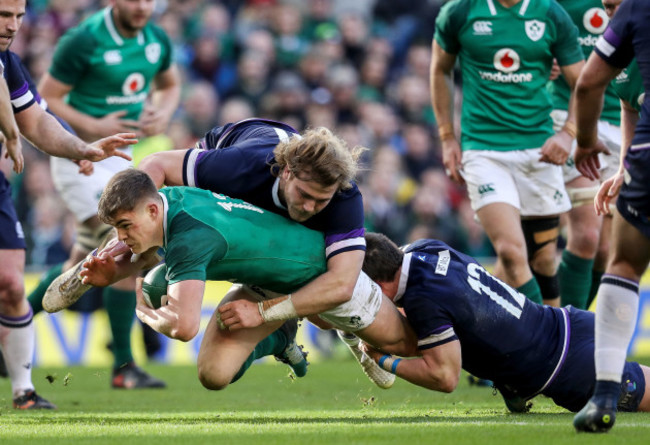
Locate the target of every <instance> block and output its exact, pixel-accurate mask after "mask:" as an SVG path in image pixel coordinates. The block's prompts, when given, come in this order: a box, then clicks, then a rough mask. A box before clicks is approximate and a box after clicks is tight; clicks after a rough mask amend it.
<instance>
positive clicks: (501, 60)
mask: <svg viewBox="0 0 650 445" xmlns="http://www.w3.org/2000/svg"><path fill="white" fill-rule="evenodd" d="M494 67H495V68H496V69H497V72H488V71H479V75H480V76H481V79H483V80H488V81H491V82H499V83H522V82H531V81H532V80H533V75H532V74H531V73H517V72H516V71H518V70H519V68H520V67H521V58H520V57H519V54H517V51H515V50H514V49H512V48H502V49H500V50H499V51H497V52H496V53H495V54H494Z"/></svg>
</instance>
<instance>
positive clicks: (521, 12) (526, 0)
mask: <svg viewBox="0 0 650 445" xmlns="http://www.w3.org/2000/svg"><path fill="white" fill-rule="evenodd" d="M529 3H530V0H523V1H522V2H521V7H520V8H519V15H521V16H523V15H525V14H526V10H527V9H528V4H529ZM487 4H488V8H490V14H492V15H497V8H496V6H495V5H494V0H487ZM515 6H516V5H515ZM513 7H514V6H513Z"/></svg>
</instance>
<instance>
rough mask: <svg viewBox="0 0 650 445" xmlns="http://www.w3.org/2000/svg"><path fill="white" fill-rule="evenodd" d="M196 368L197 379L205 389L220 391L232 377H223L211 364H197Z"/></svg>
mask: <svg viewBox="0 0 650 445" xmlns="http://www.w3.org/2000/svg"><path fill="white" fill-rule="evenodd" d="M197 370H198V373H199V381H200V382H201V385H203V387H204V388H205V389H209V390H212V391H220V390H222V389H226V387H227V386H228V385H229V384H230V381H231V380H232V377H231V376H229V377H227V378H226V377H225V376H222V375H220V373H219V372H218V369H217V368H215V366H214V365H212V364H201V363H199V364H198V365H197Z"/></svg>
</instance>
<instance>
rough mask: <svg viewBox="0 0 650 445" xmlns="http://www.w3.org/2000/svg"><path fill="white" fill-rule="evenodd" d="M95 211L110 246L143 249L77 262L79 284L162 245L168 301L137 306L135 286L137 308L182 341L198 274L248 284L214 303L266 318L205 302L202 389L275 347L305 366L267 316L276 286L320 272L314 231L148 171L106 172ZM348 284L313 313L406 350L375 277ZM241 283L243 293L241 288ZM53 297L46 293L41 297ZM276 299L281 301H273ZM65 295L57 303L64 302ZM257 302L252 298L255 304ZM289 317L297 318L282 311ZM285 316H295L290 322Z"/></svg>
mask: <svg viewBox="0 0 650 445" xmlns="http://www.w3.org/2000/svg"><path fill="white" fill-rule="evenodd" d="M99 216H100V218H101V219H102V220H103V221H104V222H106V223H108V224H110V225H112V226H114V227H115V228H116V229H117V233H118V239H119V240H120V241H123V242H124V243H125V244H126V246H128V249H122V250H119V249H118V248H117V246H112V247H109V250H110V249H115V250H112V254H113V255H115V254H118V253H122V252H125V251H126V252H128V250H129V249H130V251H131V252H132V253H134V254H144V255H143V256H141V258H140V259H139V260H138V261H136V262H135V263H132V262H131V261H130V256H131V255H130V254H127V255H124V256H117V257H116V258H117V263H116V262H115V261H114V259H113V256H112V254H111V253H109V251H103V252H102V253H100V254H99V255H98V256H96V257H93V258H92V259H91V260H89V261H88V262H86V263H85V264H84V266H85V267H86V268H87V269H86V270H84V271H82V273H81V275H82V276H83V277H84V278H83V280H84V282H85V283H88V284H93V285H97V286H104V285H107V284H109V283H110V282H114V281H115V280H116V279H120V278H121V277H123V276H125V274H128V273H133V272H134V270H135V269H139V268H141V267H142V266H143V263H145V262H148V263H149V264H150V258H147V257H148V256H150V255H151V254H153V253H155V251H156V250H157V249H158V247H162V248H163V249H164V250H165V261H166V263H167V278H168V281H169V287H168V302H169V303H168V305H166V306H163V307H161V308H159V309H156V310H154V309H152V308H149V307H148V306H146V304H145V303H144V301H143V298H142V293H141V289H140V286H138V305H137V308H136V313H137V315H138V317H139V318H140V319H141V320H142V321H143V322H144V323H147V324H149V325H150V326H151V327H152V328H154V329H155V330H157V331H158V332H161V333H163V334H165V335H167V336H169V337H172V338H177V339H181V340H184V341H188V340H190V339H191V338H193V337H194V336H195V335H196V334H197V332H198V330H199V322H200V316H201V302H202V299H203V292H204V289H205V281H206V280H222V281H223V280H227V281H231V282H236V283H241V284H248V285H255V286H259V288H263V290H261V289H259V288H257V287H256V288H253V287H251V286H243V288H239V289H233V290H231V291H230V292H229V293H228V294H227V295H226V297H225V298H224V300H223V301H222V303H221V305H220V307H221V308H223V306H225V305H226V304H227V303H228V302H229V301H234V300H236V299H246V300H247V301H251V302H255V305H256V307H259V311H260V315H261V316H262V317H263V318H265V319H269V320H270V321H268V322H266V323H264V324H262V325H260V326H257V327H254V328H246V329H229V330H225V329H220V328H219V323H220V321H219V318H218V315H219V312H222V313H221V314H220V315H221V318H222V319H223V320H224V321H225V320H230V323H231V324H232V321H233V320H232V319H233V317H235V318H236V316H233V314H228V313H225V312H223V311H219V309H217V311H215V314H214V315H213V316H212V318H211V319H210V322H209V323H208V326H207V328H206V331H205V334H204V336H203V342H202V344H201V348H200V351H199V357H198V371H199V379H200V380H201V383H202V384H203V385H204V386H205V387H206V388H208V389H223V388H225V387H226V386H227V385H228V384H229V383H231V382H233V381H234V380H236V379H237V378H239V377H240V376H241V375H242V373H243V371H244V370H245V369H246V368H247V367H248V365H250V363H252V361H253V360H254V359H256V358H260V357H262V356H265V355H275V356H276V357H279V358H281V359H282V360H283V361H287V362H289V363H290V365H291V366H292V368H294V371H296V375H298V376H301V375H304V374H305V372H306V363H305V360H304V358H303V356H302V354H301V353H300V350H299V349H298V347H297V346H296V345H295V342H294V336H295V327H294V328H293V329H288V331H289V335H286V334H285V333H281V332H275V331H276V329H278V327H280V326H281V325H282V324H283V320H281V319H280V320H278V319H277V318H274V316H275V315H276V312H277V311H278V310H279V309H281V308H279V307H278V305H270V304H269V301H270V300H269V299H273V298H274V297H277V293H282V294H283V295H284V294H288V295H289V296H288V298H287V299H288V300H289V301H290V300H291V294H290V292H291V291H292V290H294V289H297V288H300V287H301V286H303V285H305V284H307V282H309V281H311V280H313V279H314V278H316V277H317V276H319V275H320V274H322V273H323V272H324V271H325V270H326V268H327V265H326V258H325V255H324V252H325V246H324V239H323V234H322V233H320V232H316V231H312V230H310V229H307V228H306V227H304V226H302V225H300V224H297V223H295V222H293V221H290V220H288V219H286V218H283V217H281V216H279V215H276V214H274V213H272V212H268V211H266V210H263V209H261V208H259V207H256V206H253V205H251V204H248V203H246V202H244V201H240V200H235V199H231V198H228V197H226V196H224V195H220V194H216V193H212V192H209V191H206V190H199V189H193V188H186V187H168V188H165V189H162V190H161V191H160V192H158V190H157V189H156V187H155V185H154V183H153V182H152V181H151V178H150V177H149V176H148V175H147V174H146V173H144V172H142V171H138V170H126V171H123V172H121V173H118V174H117V175H115V176H114V177H113V178H112V179H111V181H110V182H109V184H108V185H107V187H106V189H105V191H104V194H103V195H102V198H101V200H100V205H99ZM363 283H367V284H368V285H367V286H365V285H364V286H357V289H355V293H354V296H353V297H352V300H351V304H352V305H353V307H354V312H351V309H350V305H347V306H346V305H341V306H339V307H336V308H334V309H333V310H330V311H326V312H324V313H321V314H320V317H321V318H323V319H324V320H326V321H327V322H329V323H331V324H333V325H334V326H336V327H339V328H341V327H345V328H346V329H347V328H348V327H347V324H346V323H347V322H348V320H349V318H350V316H351V315H353V316H355V317H357V318H358V319H359V321H360V322H361V323H362V325H363V326H365V327H364V328H363V329H360V330H358V331H356V332H355V333H356V334H357V335H359V337H361V338H363V339H364V340H366V341H368V342H369V343H371V344H374V345H375V346H377V347H380V348H382V349H383V350H390V351H393V352H394V353H398V354H405V353H406V354H414V353H416V350H415V337H414V335H413V333H412V331H411V330H410V327H409V326H408V324H407V323H406V321H405V319H404V318H403V317H402V316H401V315H400V314H399V312H398V311H397V310H396V309H395V307H394V306H393V305H392V304H390V302H389V301H388V300H386V299H385V297H383V295H382V294H381V291H380V290H379V288H378V287H377V286H376V284H375V283H372V282H370V280H365V281H364V282H363ZM242 291H243V292H242ZM51 299H53V300H54V301H51ZM283 301H285V300H283ZM43 303H44V306H45V307H46V309H48V310H50V309H51V308H52V307H55V308H60V307H61V306H63V305H62V304H60V303H61V301H56V294H55V293H48V295H46V297H45V299H44V301H43ZM68 303H70V302H65V304H68ZM259 303H261V304H259ZM292 318H297V317H295V316H294V317H292ZM293 323H294V325H295V321H293Z"/></svg>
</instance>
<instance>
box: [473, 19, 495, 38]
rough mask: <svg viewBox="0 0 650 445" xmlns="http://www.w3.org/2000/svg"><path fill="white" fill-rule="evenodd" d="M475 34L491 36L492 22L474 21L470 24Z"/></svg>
mask: <svg viewBox="0 0 650 445" xmlns="http://www.w3.org/2000/svg"><path fill="white" fill-rule="evenodd" d="M472 29H473V30H474V35H475V36H491V35H492V22H488V21H480V20H479V21H476V22H474V24H473V25H472Z"/></svg>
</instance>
